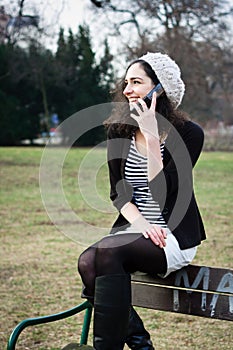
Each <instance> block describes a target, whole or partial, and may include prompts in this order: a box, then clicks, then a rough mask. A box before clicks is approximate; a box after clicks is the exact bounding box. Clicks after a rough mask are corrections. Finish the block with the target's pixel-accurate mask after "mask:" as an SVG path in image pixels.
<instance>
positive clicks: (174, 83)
mask: <svg viewBox="0 0 233 350" xmlns="http://www.w3.org/2000/svg"><path fill="white" fill-rule="evenodd" d="M139 60H143V61H145V62H147V63H148V64H149V65H150V66H151V68H152V69H153V71H154V72H155V74H156V76H157V78H158V79H159V81H160V83H161V84H162V86H163V88H164V90H165V92H166V95H167V97H168V99H169V100H170V101H171V103H172V105H173V107H174V108H175V109H176V108H177V107H178V106H179V105H180V104H181V101H182V99H183V96H184V91H185V85H184V82H183V80H182V79H181V72H180V68H179V67H178V65H177V64H176V62H175V61H173V60H172V59H171V58H170V57H169V56H168V55H166V54H162V53H160V52H156V53H153V52H147V54H146V55H144V56H142V57H140V58H139Z"/></svg>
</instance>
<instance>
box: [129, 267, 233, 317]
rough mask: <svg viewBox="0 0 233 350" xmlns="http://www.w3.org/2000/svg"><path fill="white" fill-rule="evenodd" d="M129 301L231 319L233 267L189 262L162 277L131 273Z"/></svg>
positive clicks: (197, 314) (145, 305) (146, 305)
mask: <svg viewBox="0 0 233 350" xmlns="http://www.w3.org/2000/svg"><path fill="white" fill-rule="evenodd" d="M132 303H133V305H135V306H141V307H146V308H151V309H156V310H163V311H172V312H177V313H184V314H189V315H193V316H203V317H210V318H217V319H222V320H228V321H233V271H232V270H230V269H221V268H211V267H206V266H194V265H189V266H188V267H186V268H184V269H181V270H179V271H177V272H175V273H173V274H171V275H170V276H168V277H167V278H165V279H163V278H158V277H156V278H154V277H151V276H149V275H145V274H143V275H142V274H134V275H132Z"/></svg>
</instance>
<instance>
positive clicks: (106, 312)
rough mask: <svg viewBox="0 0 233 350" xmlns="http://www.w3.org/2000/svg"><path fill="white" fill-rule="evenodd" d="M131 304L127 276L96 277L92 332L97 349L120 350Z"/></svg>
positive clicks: (129, 284)
mask: <svg viewBox="0 0 233 350" xmlns="http://www.w3.org/2000/svg"><path fill="white" fill-rule="evenodd" d="M130 303H131V281H130V275H126V274H125V275H123V274H122V275H105V276H100V277H97V278H96V284H95V298H94V329H93V333H94V348H95V349H96V350H123V348H124V344H125V340H126V336H127V330H128V322H129V309H130Z"/></svg>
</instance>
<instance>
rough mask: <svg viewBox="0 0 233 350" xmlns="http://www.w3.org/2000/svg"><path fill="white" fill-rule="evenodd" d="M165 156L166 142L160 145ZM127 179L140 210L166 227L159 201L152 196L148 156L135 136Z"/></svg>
mask: <svg viewBox="0 0 233 350" xmlns="http://www.w3.org/2000/svg"><path fill="white" fill-rule="evenodd" d="M160 150H161V155H162V157H163V151H164V143H162V144H161V146H160ZM125 179H126V180H127V181H128V182H129V183H130V184H131V185H132V187H133V199H134V202H135V205H136V206H137V208H138V210H139V211H140V212H141V213H142V215H143V216H144V217H145V218H146V219H147V220H148V221H149V222H150V223H151V224H157V225H159V226H160V227H163V228H166V227H167V225H166V222H165V221H164V218H163V216H162V214H161V210H160V207H159V204H158V202H155V201H154V199H153V198H152V195H151V192H150V189H149V186H148V176H147V157H144V156H143V155H142V154H140V153H139V152H138V150H137V148H136V145H135V139H134V138H133V139H132V141H131V145H130V150H129V154H128V157H127V160H126V165H125Z"/></svg>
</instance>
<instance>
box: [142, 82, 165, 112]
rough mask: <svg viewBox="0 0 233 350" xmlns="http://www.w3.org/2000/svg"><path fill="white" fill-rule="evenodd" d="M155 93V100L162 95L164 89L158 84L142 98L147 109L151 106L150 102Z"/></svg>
mask: <svg viewBox="0 0 233 350" xmlns="http://www.w3.org/2000/svg"><path fill="white" fill-rule="evenodd" d="M154 92H156V98H158V97H159V96H160V95H162V93H163V92H164V88H163V87H162V85H161V84H160V83H159V84H158V85H156V86H155V87H153V89H152V90H151V91H150V92H149V93H148V94H147V95H146V96H145V97H144V98H143V100H144V101H145V102H146V105H147V107H148V108H149V107H150V105H151V100H152V96H153V93H154Z"/></svg>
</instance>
